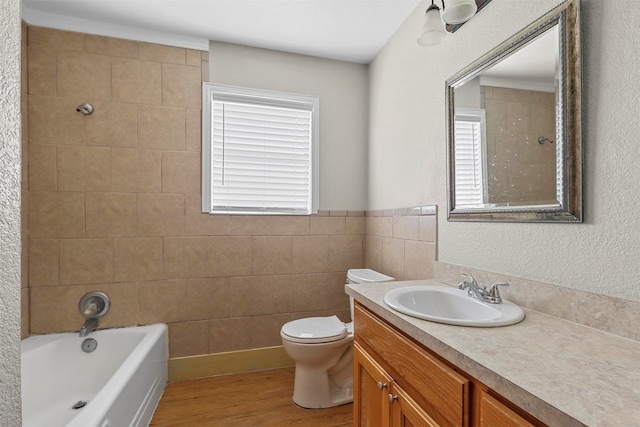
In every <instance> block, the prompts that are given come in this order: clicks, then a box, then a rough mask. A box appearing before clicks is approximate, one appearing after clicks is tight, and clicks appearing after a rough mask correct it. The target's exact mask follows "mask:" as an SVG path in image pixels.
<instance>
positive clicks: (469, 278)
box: [458, 273, 478, 289]
mask: <svg viewBox="0 0 640 427" xmlns="http://www.w3.org/2000/svg"><path fill="white" fill-rule="evenodd" d="M462 277H464V278H465V279H467V280H464V281H462V282H460V283H459V284H458V288H460V289H466V288H468V287H469V286H475V287H478V282H476V279H474V278H473V276H472V275H470V274H465V273H462Z"/></svg>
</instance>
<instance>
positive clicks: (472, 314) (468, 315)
mask: <svg viewBox="0 0 640 427" xmlns="http://www.w3.org/2000/svg"><path fill="white" fill-rule="evenodd" d="M384 302H385V304H387V305H388V306H389V307H391V308H392V309H394V310H396V311H399V312H400V313H403V314H406V315H408V316H412V317H417V318H419V319H424V320H430V321H432V322H438V323H446V324H448V325H458V326H479V327H485V328H486V327H493V326H506V325H513V324H514V323H518V322H520V321H521V320H522V319H524V311H522V309H521V308H520V307H518V306H517V305H515V304H513V303H510V302H508V301H504V300H503V301H502V304H489V303H484V302H481V301H479V300H477V299H474V298H471V297H469V296H468V295H467V291H464V290H462V289H456V288H452V287H449V286H406V287H403V288H397V289H393V290H391V291H389V292H387V294H386V295H385V296H384Z"/></svg>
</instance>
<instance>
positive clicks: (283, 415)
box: [151, 368, 353, 427]
mask: <svg viewBox="0 0 640 427" xmlns="http://www.w3.org/2000/svg"><path fill="white" fill-rule="evenodd" d="M293 379H294V368H282V369H274V370H269V371H260V372H251V373H243V374H233V375H226V376H220V377H214V378H204V379H197V380H190V381H181V382H176V383H171V384H169V385H168V386H167V388H166V389H165V391H164V394H163V396H162V399H161V400H160V404H159V405H158V409H157V410H156V413H155V414H154V416H153V419H152V420H151V426H152V427H177V426H180V427H208V426H211V427H213V426H215V427H218V426H219V427H270V426H273V427H284V426H301V427H315V426H318V427H319V426H322V427H347V426H349V427H351V426H352V425H353V416H352V409H353V405H352V404H348V405H342V406H337V407H335V408H329V409H313V410H310V409H303V408H300V407H298V406H296V405H294V404H293V402H292V400H291V397H292V395H293Z"/></svg>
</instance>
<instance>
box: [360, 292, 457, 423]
mask: <svg viewBox="0 0 640 427" xmlns="http://www.w3.org/2000/svg"><path fill="white" fill-rule="evenodd" d="M354 317H355V323H354V324H355V339H356V341H358V342H363V343H366V345H367V346H368V347H369V348H370V349H371V350H372V351H373V352H374V353H375V354H377V355H378V356H379V357H380V359H381V360H382V361H383V362H384V365H385V366H383V367H384V368H385V369H387V370H388V371H389V372H390V373H391V374H392V376H393V377H394V379H395V380H396V382H397V383H398V384H399V385H400V386H401V387H402V388H404V389H405V390H407V391H408V392H409V393H410V394H411V396H412V397H413V398H414V400H415V401H416V402H417V403H418V404H419V405H420V406H422V407H423V408H424V409H425V410H426V411H427V413H429V415H431V416H432V417H433V419H434V420H435V421H436V422H437V423H438V424H440V425H442V426H467V425H469V407H470V381H469V380H468V379H466V378H465V377H463V376H462V375H460V374H458V373H457V372H455V371H454V370H453V369H451V368H450V367H448V366H447V365H445V364H444V363H442V362H441V361H440V360H438V359H437V358H435V357H434V356H432V355H431V354H430V353H428V352H427V351H426V350H425V349H423V348H421V347H419V346H418V345H417V344H415V343H414V342H412V341H410V340H409V339H408V338H406V337H404V336H403V335H401V334H400V333H398V332H396V331H395V330H394V329H392V328H391V327H390V326H388V325H387V324H385V323H384V322H382V321H380V320H378V319H377V318H375V317H374V316H373V315H372V314H370V313H369V312H368V311H366V310H365V309H363V308H362V307H360V306H358V305H356V308H355V315H354Z"/></svg>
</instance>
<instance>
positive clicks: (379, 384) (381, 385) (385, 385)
mask: <svg viewBox="0 0 640 427" xmlns="http://www.w3.org/2000/svg"><path fill="white" fill-rule="evenodd" d="M383 388H387V383H383V382H382V381H378V390H382V389H383Z"/></svg>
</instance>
